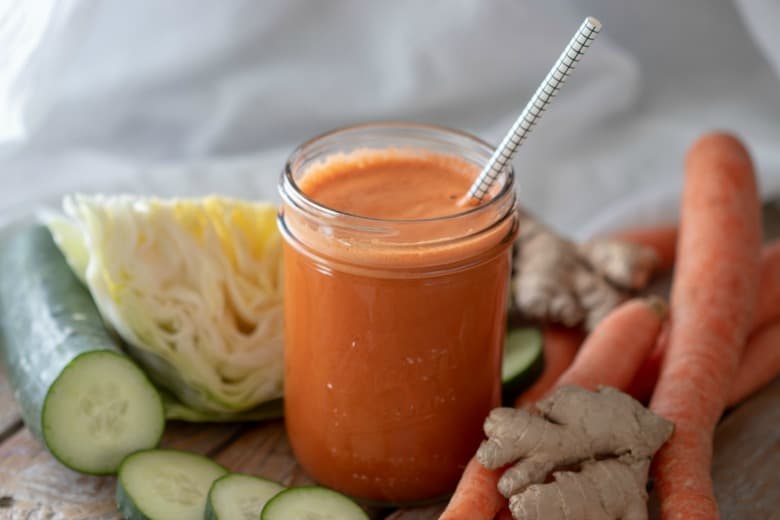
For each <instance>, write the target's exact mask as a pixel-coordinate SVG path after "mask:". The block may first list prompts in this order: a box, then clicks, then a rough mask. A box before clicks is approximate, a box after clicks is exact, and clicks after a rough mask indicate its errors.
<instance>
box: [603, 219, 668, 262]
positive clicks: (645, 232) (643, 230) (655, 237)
mask: <svg viewBox="0 0 780 520" xmlns="http://www.w3.org/2000/svg"><path fill="white" fill-rule="evenodd" d="M611 237H612V238H616V239H619V240H625V241H626V242H631V243H632V244H637V245H640V246H645V247H648V248H650V249H652V250H653V251H655V254H656V255H658V267H657V270H658V271H660V272H665V271H671V269H672V267H674V259H675V257H676V256H677V226H676V225H667V226H657V227H640V228H629V229H623V230H620V231H618V232H616V233H613V234H612V235H611Z"/></svg>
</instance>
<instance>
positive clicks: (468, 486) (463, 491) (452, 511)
mask: <svg viewBox="0 0 780 520" xmlns="http://www.w3.org/2000/svg"><path fill="white" fill-rule="evenodd" d="M499 478H501V470H491V469H487V468H486V467H485V466H483V465H482V464H480V463H479V461H477V458H476V457H472V458H471V460H470V461H469V463H468V465H466V469H465V470H464V471H463V475H462V476H461V477H460V482H458V487H457V489H455V493H453V494H452V498H450V502H449V504H447V509H445V510H444V512H443V513H442V515H441V516H440V517H439V520H492V519H493V517H494V516H495V515H496V513H497V512H498V511H499V509H501V508H502V507H504V506H505V505H506V503H507V502H506V498H504V497H503V496H502V495H501V493H499V492H498V479H499Z"/></svg>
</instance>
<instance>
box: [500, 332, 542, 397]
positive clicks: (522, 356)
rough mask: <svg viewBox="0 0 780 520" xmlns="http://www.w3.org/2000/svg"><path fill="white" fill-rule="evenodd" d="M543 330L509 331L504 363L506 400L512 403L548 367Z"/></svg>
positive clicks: (502, 376) (503, 382)
mask: <svg viewBox="0 0 780 520" xmlns="http://www.w3.org/2000/svg"><path fill="white" fill-rule="evenodd" d="M542 347H543V340H542V332H541V331H540V330H539V329H537V328H534V327H520V328H516V329H510V330H509V331H507V334H506V339H505V340H504V361H503V363H502V365H501V383H502V389H501V392H502V400H503V402H504V404H511V403H512V402H513V401H514V399H515V398H516V397H517V395H518V394H519V393H520V392H522V391H523V390H525V389H526V388H527V387H529V386H531V385H532V384H533V382H534V381H535V380H536V378H537V377H539V376H540V375H541V374H542V371H543V370H544V349H543V348H542Z"/></svg>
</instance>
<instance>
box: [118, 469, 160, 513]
mask: <svg viewBox="0 0 780 520" xmlns="http://www.w3.org/2000/svg"><path fill="white" fill-rule="evenodd" d="M116 508H117V511H119V514H120V515H122V518H124V519H125V520H152V519H150V518H149V517H148V516H146V515H145V514H143V513H142V512H141V510H140V509H139V508H138V506H136V505H135V502H134V501H133V498H132V497H131V496H130V495H129V494H128V493H127V491H125V488H124V486H122V481H121V480H119V479H117V480H116Z"/></svg>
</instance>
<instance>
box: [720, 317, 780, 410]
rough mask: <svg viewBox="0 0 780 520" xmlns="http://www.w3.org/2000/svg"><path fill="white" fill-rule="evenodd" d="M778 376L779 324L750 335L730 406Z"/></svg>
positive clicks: (734, 383) (732, 391)
mask: <svg viewBox="0 0 780 520" xmlns="http://www.w3.org/2000/svg"><path fill="white" fill-rule="evenodd" d="M778 374H780V321H777V322H775V323H770V324H768V325H766V326H765V327H763V328H761V329H759V330H757V331H756V332H753V333H752V334H751V335H750V339H749V340H748V343H747V346H746V347H745V352H744V353H743V354H742V359H741V360H740V362H739V369H737V375H736V377H735V378H734V382H733V383H732V384H731V389H730V391H729V401H728V403H729V406H733V405H735V404H737V403H739V402H740V401H742V400H743V399H745V398H746V397H747V396H749V395H750V394H752V393H753V392H755V391H756V390H758V389H759V388H761V387H763V386H764V385H766V384H767V383H769V382H770V381H771V380H772V379H774V378H775V377H776V376H777V375H778Z"/></svg>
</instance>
